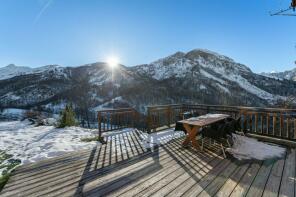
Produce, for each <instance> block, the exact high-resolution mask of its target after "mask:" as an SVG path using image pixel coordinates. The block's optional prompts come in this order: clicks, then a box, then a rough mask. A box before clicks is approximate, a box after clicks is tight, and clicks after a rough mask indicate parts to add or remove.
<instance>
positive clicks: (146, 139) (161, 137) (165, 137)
mask: <svg viewBox="0 0 296 197" xmlns="http://www.w3.org/2000/svg"><path fill="white" fill-rule="evenodd" d="M139 133H140V137H141V138H142V143H143V145H144V147H145V148H153V147H154V146H157V145H160V144H166V143H168V142H169V141H171V140H172V139H174V138H179V137H182V136H184V135H185V134H184V132H183V131H175V130H174V129H168V130H165V131H162V132H157V133H150V134H148V133H143V132H141V131H139Z"/></svg>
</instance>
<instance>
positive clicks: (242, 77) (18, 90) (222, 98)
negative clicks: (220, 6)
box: [0, 49, 296, 111]
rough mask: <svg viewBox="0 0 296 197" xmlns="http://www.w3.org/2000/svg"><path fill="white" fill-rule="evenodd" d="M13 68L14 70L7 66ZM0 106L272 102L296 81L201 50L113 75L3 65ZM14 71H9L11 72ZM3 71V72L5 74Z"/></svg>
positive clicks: (102, 68) (103, 68)
mask: <svg viewBox="0 0 296 197" xmlns="http://www.w3.org/2000/svg"><path fill="white" fill-rule="evenodd" d="M9 68H10V69H9ZM2 69H4V70H6V73H8V74H7V75H2V78H1V79H2V80H0V87H1V88H0V100H1V103H0V107H2V108H6V107H16V108H17V107H24V108H30V107H34V106H38V107H40V108H43V109H46V110H53V109H58V108H59V106H64V105H65V103H68V102H71V103H73V104H74V105H75V106H78V107H79V108H80V109H81V108H83V109H84V110H86V109H87V110H90V109H98V108H100V107H102V106H104V107H108V106H109V105H111V103H113V102H110V101H111V100H112V99H114V98H120V99H114V100H115V101H116V102H115V105H118V106H119V105H120V106H123V105H124V106H132V107H136V108H138V109H139V110H141V111H143V110H144V106H146V105H153V104H168V103H182V102H183V103H185V102H191V103H207V104H227V105H252V106H267V105H274V104H276V103H277V102H278V101H280V100H285V98H286V97H287V96H289V95H293V94H294V95H295V93H296V82H293V81H290V80H278V79H275V78H272V77H266V76H262V75H259V74H255V73H253V72H252V71H251V70H250V69H249V68H248V67H247V66H245V65H243V64H240V63H237V62H235V61H234V60H233V59H231V58H229V57H226V56H224V55H220V54H217V53H215V52H211V51H208V50H203V49H195V50H192V51H190V52H188V53H183V52H177V53H175V54H173V55H170V56H168V57H165V58H162V59H159V60H156V61H154V62H152V63H150V64H144V65H138V66H133V67H125V66H123V65H119V66H118V67H117V68H116V69H115V70H114V73H113V74H112V73H111V69H110V68H109V67H108V65H107V64H106V63H103V62H98V63H93V64H87V65H83V66H79V67H59V66H47V67H40V68H35V69H32V68H24V67H16V66H8V67H5V68H2ZM9 70H10V71H9ZM3 73H4V72H3Z"/></svg>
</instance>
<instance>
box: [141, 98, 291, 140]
mask: <svg viewBox="0 0 296 197" xmlns="http://www.w3.org/2000/svg"><path fill="white" fill-rule="evenodd" d="M147 110H148V112H147V116H148V118H147V120H148V128H149V129H148V130H149V131H151V132H153V131H156V130H157V129H158V128H161V127H171V126H172V125H173V124H174V123H175V122H176V121H177V120H178V119H181V118H182V115H181V114H183V113H184V112H191V113H195V114H198V115H203V114H207V113H224V114H229V115H231V116H232V117H234V118H238V117H241V126H242V130H243V131H245V132H248V133H251V134H258V135H264V136H271V137H276V138H281V139H288V140H296V110H295V109H281V108H260V107H241V106H221V105H186V104H183V105H161V106H150V107H148V108H147Z"/></svg>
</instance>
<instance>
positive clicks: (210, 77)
mask: <svg viewBox="0 0 296 197" xmlns="http://www.w3.org/2000/svg"><path fill="white" fill-rule="evenodd" d="M199 72H200V74H202V75H204V76H205V77H207V78H209V79H213V80H215V81H218V82H220V83H221V84H226V82H225V81H224V80H222V79H219V78H217V77H215V76H214V75H212V74H210V73H208V72H207V71H205V70H203V69H200V71H199Z"/></svg>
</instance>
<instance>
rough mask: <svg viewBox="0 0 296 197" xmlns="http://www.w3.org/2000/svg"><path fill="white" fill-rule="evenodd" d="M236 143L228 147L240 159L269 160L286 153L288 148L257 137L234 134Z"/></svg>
mask: <svg viewBox="0 0 296 197" xmlns="http://www.w3.org/2000/svg"><path fill="white" fill-rule="evenodd" d="M232 135H233V140H234V144H233V146H232V147H231V148H227V149H226V151H228V152H229V153H230V154H232V155H233V156H234V157H235V158H237V159H239V160H250V159H255V160H261V161H264V160H267V159H278V158H282V157H283V156H284V155H285V152H286V149H285V148H282V147H280V146H276V145H271V144H266V143H263V142H259V141H258V140H256V139H253V138H249V137H245V136H241V135H237V134H232Z"/></svg>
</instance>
